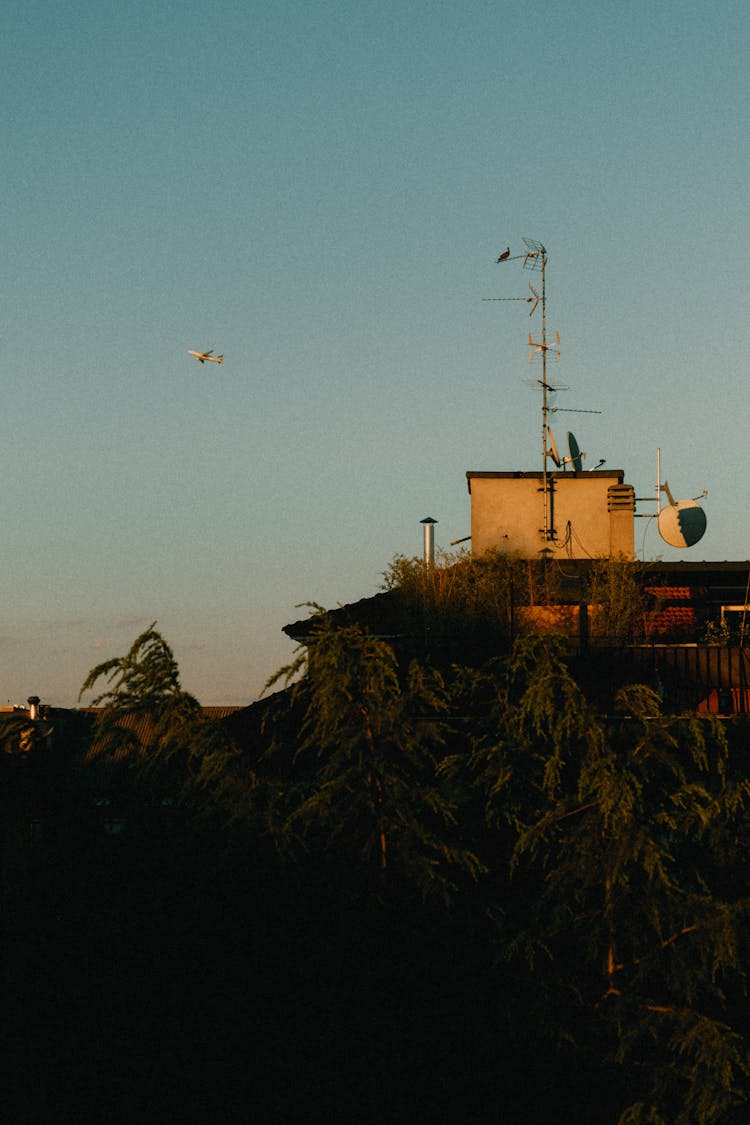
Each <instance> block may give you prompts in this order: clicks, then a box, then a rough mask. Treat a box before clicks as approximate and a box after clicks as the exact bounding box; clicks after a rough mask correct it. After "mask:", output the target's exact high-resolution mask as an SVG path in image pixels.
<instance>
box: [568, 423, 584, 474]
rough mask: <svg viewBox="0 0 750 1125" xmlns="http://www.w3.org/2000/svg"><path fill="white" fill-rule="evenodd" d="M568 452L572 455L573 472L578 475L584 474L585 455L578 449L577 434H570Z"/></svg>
mask: <svg viewBox="0 0 750 1125" xmlns="http://www.w3.org/2000/svg"><path fill="white" fill-rule="evenodd" d="M568 452H569V453H570V463H571V465H572V466H573V471H574V472H576V473H581V472H583V454H582V453H581V451H580V449H579V448H578V442H577V441H576V439H575V434H570V433H569V434H568Z"/></svg>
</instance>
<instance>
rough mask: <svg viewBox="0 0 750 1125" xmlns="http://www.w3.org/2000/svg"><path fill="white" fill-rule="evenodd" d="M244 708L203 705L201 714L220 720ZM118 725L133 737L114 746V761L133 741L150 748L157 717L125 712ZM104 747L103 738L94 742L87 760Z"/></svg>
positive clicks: (93, 712) (95, 709) (93, 710)
mask: <svg viewBox="0 0 750 1125" xmlns="http://www.w3.org/2000/svg"><path fill="white" fill-rule="evenodd" d="M80 710H81V711H84V712H85V713H87V714H89V715H91V716H92V718H94V719H95V718H97V717H98V715H99V714H100V713H101V708H99V707H82V708H80ZM242 710H244V708H242V707H201V715H202V717H203V718H204V719H209V720H210V721H212V722H220V721H221V720H222V719H226V718H228V717H229V716H230V715H233V714H235V712H237V711H242ZM117 726H118V727H119V728H120V729H121V730H123V731H126V732H128V734H129V735H131V739H128V738H124V739H123V740H122V743H121V744H118V745H114V746H113V750H112V754H111V757H112V759H113V760H114V761H118V760H120V759H122V758H125V757H127V756H128V753H129V751H130V749H131V747H132V742H133V741H135V743H136V745H137V746H139V747H140V749H141V750H146V749H148V747H149V746H151V745H152V743H153V741H154V738H155V728H156V718H155V716H154V714H153V712H151V711H133V712H130V713H129V714H123V715H121V716H120V717H119V719H118V721H117ZM104 749H105V745H104V743H103V741H102V740H98V741H97V742H94V743H93V744H92V745H91V746H90V747H89V749H88V750H87V752H86V759H85V760H87V761H91V760H92V759H94V758H96V757H98V756H99V755H100V754H101V753H102V751H103V750H104Z"/></svg>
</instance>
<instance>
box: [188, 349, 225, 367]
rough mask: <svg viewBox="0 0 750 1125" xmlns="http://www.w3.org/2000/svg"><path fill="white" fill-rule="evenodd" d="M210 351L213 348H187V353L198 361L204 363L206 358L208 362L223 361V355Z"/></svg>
mask: <svg viewBox="0 0 750 1125" xmlns="http://www.w3.org/2000/svg"><path fill="white" fill-rule="evenodd" d="M212 353H213V348H209V349H208V351H207V352H197V351H194V350H193V348H188V355H194V356H195V358H196V359H197V360H198V363H205V362H206V360H208V361H209V363H221V362H222V361H223V359H224V356H223V355H213V354H212Z"/></svg>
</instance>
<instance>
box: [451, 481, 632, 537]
mask: <svg viewBox="0 0 750 1125" xmlns="http://www.w3.org/2000/svg"><path fill="white" fill-rule="evenodd" d="M466 476H467V480H468V485H469V492H470V493H471V549H472V553H473V554H475V555H481V554H483V553H484V552H485V551H487V550H489V549H491V548H494V549H498V550H501V551H507V552H508V553H511V554H518V555H521V556H522V557H524V558H538V557H539V552H540V550H542V548H543V547H545V546H548V547H551V548H552V551H553V553H555V554H556V553H557V552H558V551H559V552H560V554H561V555H564V556H566V557H569V558H604V557H609V556H617V555H621V556H623V557H624V558H629V559H632V558H634V530H633V528H634V517H633V508H632V506H631V505H630V504H629V503H626V504H625V507H623V506H622V502H621V501H620V503H619V506H617V509H616V510H614V511H611V512H610V511H609V507H610V506H611V497H612V493H611V492H610V489H611V488H612V487H613V486H615V487H616V488H617V486H622V484H623V473H622V470H619V469H609V470H602V471H599V472H581V473H573V472H570V473H564V472H560V473H549V474H548V478H547V479H548V482H549V485H550V492H549V509H548V511H549V515H548V526H551V527H553V528H554V531H555V538H554V540H553V541H551V542H549V543H545V541H544V534H543V529H544V493H543V476H542V474H541V473H539V472H537V473H480V472H468V473H467V474H466ZM624 487H625V491H626V498H627V490H628V486H624ZM618 494H619V496H620V497H622V487H620V488H619V490H618Z"/></svg>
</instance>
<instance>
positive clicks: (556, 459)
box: [547, 426, 562, 469]
mask: <svg viewBox="0 0 750 1125" xmlns="http://www.w3.org/2000/svg"><path fill="white" fill-rule="evenodd" d="M547 437H548V438H549V450H548V451H547V456H548V457H551V458H552V461H553V463H554V465H555V466H556V468H558V469H559V468H560V465H561V464H562V461H561V459H560V453H559V451H558V448H557V442H556V441H555V435H554V434H553V433H552V430H551V429H550V427H549V426H547Z"/></svg>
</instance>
